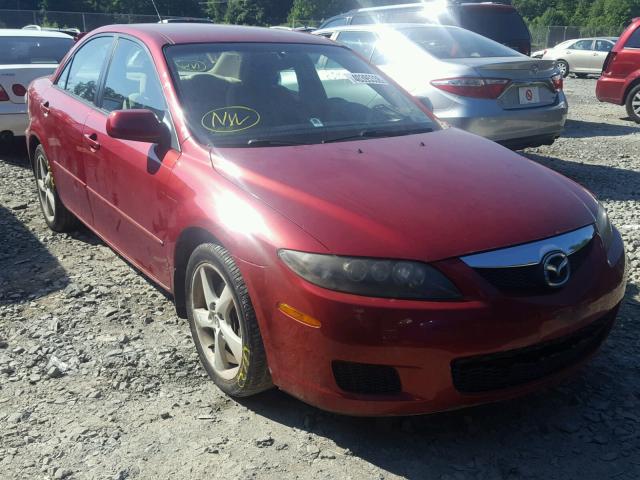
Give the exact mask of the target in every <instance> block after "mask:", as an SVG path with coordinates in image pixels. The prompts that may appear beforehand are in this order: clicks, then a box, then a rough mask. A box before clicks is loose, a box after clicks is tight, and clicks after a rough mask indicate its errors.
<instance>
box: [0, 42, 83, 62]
mask: <svg viewBox="0 0 640 480" xmlns="http://www.w3.org/2000/svg"><path fill="white" fill-rule="evenodd" d="M72 46H73V39H72V38H71V37H69V38H47V37H0V65H29V64H51V63H60V60H62V58H63V57H64V56H65V55H66V53H67V52H68V51H69V49H70V48H71V47H72Z"/></svg>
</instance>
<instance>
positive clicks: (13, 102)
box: [0, 29, 73, 139]
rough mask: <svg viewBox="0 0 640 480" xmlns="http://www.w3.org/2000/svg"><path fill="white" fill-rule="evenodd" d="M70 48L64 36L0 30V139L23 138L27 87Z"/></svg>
mask: <svg viewBox="0 0 640 480" xmlns="http://www.w3.org/2000/svg"><path fill="white" fill-rule="evenodd" d="M72 46H73V38H72V37H71V36H69V35H66V34H64V33H59V32H49V31H38V30H17V29H16V30H13V29H0V138H4V139H7V138H10V137H13V136H23V135H24V131H25V129H26V128H27V124H28V122H29V119H28V117H27V106H26V104H25V94H26V93H27V88H28V87H29V84H30V83H31V81H32V80H34V79H36V78H38V77H43V76H46V75H50V74H51V73H53V72H54V71H55V69H56V68H57V67H58V63H60V60H62V58H63V57H64V56H65V54H66V53H67V52H68V51H69V49H70V48H71V47H72Z"/></svg>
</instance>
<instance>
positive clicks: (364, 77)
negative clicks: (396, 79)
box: [349, 73, 389, 85]
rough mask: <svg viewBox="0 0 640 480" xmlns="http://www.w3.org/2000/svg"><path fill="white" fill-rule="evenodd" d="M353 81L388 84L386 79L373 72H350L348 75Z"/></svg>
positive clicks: (368, 83)
mask: <svg viewBox="0 0 640 480" xmlns="http://www.w3.org/2000/svg"><path fill="white" fill-rule="evenodd" d="M349 76H350V80H351V81H352V82H353V83H366V84H367V85H389V84H388V83H387V81H386V80H385V79H384V78H382V77H380V76H378V75H376V74H375V73H352V74H350V75H349Z"/></svg>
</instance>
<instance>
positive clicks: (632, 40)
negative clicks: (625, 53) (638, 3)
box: [624, 27, 640, 48]
mask: <svg viewBox="0 0 640 480" xmlns="http://www.w3.org/2000/svg"><path fill="white" fill-rule="evenodd" d="M624 48H640V27H638V28H637V29H636V31H635V32H633V33H632V34H631V36H630V37H629V40H627V43H626V44H625V46H624Z"/></svg>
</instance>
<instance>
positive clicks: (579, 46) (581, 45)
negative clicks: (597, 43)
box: [569, 40, 593, 50]
mask: <svg viewBox="0 0 640 480" xmlns="http://www.w3.org/2000/svg"><path fill="white" fill-rule="evenodd" d="M592 45H593V40H578V41H577V42H576V43H574V44H573V45H571V46H570V47H569V49H570V50H591V46H592Z"/></svg>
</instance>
